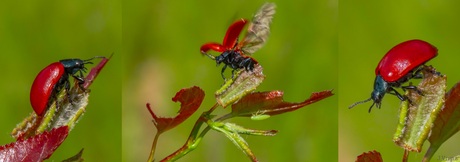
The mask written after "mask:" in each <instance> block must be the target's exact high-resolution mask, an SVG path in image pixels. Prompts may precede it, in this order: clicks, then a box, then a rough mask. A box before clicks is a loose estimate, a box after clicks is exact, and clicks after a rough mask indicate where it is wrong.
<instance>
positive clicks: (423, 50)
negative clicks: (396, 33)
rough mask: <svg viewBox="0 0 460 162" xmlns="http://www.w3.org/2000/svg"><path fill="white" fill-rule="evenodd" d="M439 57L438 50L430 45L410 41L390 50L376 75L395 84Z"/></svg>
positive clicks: (376, 70)
mask: <svg viewBox="0 0 460 162" xmlns="http://www.w3.org/2000/svg"><path fill="white" fill-rule="evenodd" d="M437 55H438V50H437V49H436V47H434V46H433V45H431V44H430V43H428V42H425V41H422V40H417V39H415V40H409V41H406V42H403V43H400V44H398V45H396V46H395V47H393V48H392V49H390V51H388V52H387V54H385V56H383V58H382V60H380V62H379V64H378V66H377V68H376V69H375V74H376V75H379V74H380V75H381V76H382V78H383V79H384V80H385V81H387V82H395V81H397V80H399V79H401V78H402V77H404V76H405V75H406V74H407V73H409V72H410V71H412V70H414V69H415V68H417V67H419V66H420V65H423V64H424V63H426V62H427V61H429V60H431V59H432V58H434V57H436V56H437Z"/></svg>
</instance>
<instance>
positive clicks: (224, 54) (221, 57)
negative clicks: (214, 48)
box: [216, 50, 231, 65]
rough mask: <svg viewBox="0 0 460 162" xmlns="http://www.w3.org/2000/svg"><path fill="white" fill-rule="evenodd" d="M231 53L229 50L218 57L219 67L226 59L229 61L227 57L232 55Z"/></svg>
mask: <svg viewBox="0 0 460 162" xmlns="http://www.w3.org/2000/svg"><path fill="white" fill-rule="evenodd" d="M230 52H231V51H229V50H227V51H224V52H223V53H222V54H220V55H219V56H217V57H216V63H217V65H219V64H220V63H222V62H224V61H225V59H227V57H228V56H229V55H230Z"/></svg>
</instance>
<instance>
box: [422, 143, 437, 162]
mask: <svg viewBox="0 0 460 162" xmlns="http://www.w3.org/2000/svg"><path fill="white" fill-rule="evenodd" d="M438 148H439V146H434V145H433V144H430V148H428V150H427V151H426V153H425V156H424V157H423V160H422V161H423V162H427V161H430V160H431V158H432V157H433V155H434V153H436V151H437V150H438Z"/></svg>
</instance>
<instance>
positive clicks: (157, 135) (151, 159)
mask: <svg viewBox="0 0 460 162" xmlns="http://www.w3.org/2000/svg"><path fill="white" fill-rule="evenodd" d="M160 134H161V133H158V132H157V133H156V134H155V138H154V139H153V143H152V150H150V156H149V160H147V161H148V162H153V160H155V159H154V155H155V148H156V147H157V142H158V138H159V137H160Z"/></svg>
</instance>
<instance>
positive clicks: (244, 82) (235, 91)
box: [216, 64, 265, 108]
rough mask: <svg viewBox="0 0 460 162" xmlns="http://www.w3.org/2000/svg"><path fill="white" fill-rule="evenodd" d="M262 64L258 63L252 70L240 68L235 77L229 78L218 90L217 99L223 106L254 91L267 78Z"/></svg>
mask: <svg viewBox="0 0 460 162" xmlns="http://www.w3.org/2000/svg"><path fill="white" fill-rule="evenodd" d="M262 70H263V69H262V66H260V65H259V64H256V65H255V67H254V69H253V70H252V71H246V70H243V69H240V70H239V71H238V72H237V73H236V75H235V78H233V79H230V80H227V81H226V82H225V83H224V85H223V86H222V87H221V88H220V89H219V90H217V91H216V100H217V102H218V103H219V105H221V106H222V107H224V108H225V107H227V106H228V105H230V104H233V103H234V102H235V101H238V100H239V99H241V98H242V97H244V96H246V95H247V94H249V93H251V92H252V91H254V90H255V89H256V88H257V87H258V86H259V85H260V84H261V83H262V81H263V80H264V79H265V75H264V74H263V73H262Z"/></svg>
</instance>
